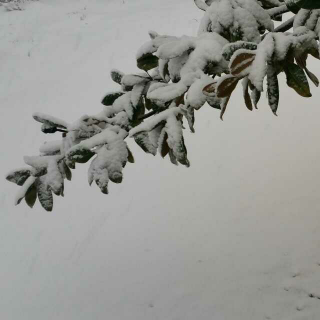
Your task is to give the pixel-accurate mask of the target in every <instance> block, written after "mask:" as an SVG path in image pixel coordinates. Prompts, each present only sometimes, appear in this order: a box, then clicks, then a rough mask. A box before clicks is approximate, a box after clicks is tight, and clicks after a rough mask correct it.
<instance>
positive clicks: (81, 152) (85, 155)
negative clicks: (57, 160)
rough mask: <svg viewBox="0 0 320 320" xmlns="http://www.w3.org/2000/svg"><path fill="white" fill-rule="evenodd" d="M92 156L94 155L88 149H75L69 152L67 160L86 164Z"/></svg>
mask: <svg viewBox="0 0 320 320" xmlns="http://www.w3.org/2000/svg"><path fill="white" fill-rule="evenodd" d="M94 155H95V153H94V152H92V151H90V150H88V149H85V148H80V147H77V148H74V149H72V150H70V151H69V153H68V155H67V156H68V159H69V160H71V161H72V162H77V163H86V162H88V161H89V160H90V159H91V158H92V157H93V156H94Z"/></svg>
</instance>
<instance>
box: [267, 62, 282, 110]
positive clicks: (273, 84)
mask: <svg viewBox="0 0 320 320" xmlns="http://www.w3.org/2000/svg"><path fill="white" fill-rule="evenodd" d="M267 95H268V103H269V106H270V108H271V110H272V112H273V113H274V114H275V115H277V109H278V104H279V84H278V77H277V70H276V69H275V68H274V66H273V65H271V64H270V65H268V69H267Z"/></svg>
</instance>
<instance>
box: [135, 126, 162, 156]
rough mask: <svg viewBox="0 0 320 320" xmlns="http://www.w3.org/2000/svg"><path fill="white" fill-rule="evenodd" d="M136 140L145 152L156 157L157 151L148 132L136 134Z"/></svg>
mask: <svg viewBox="0 0 320 320" xmlns="http://www.w3.org/2000/svg"><path fill="white" fill-rule="evenodd" d="M134 140H135V142H136V143H137V145H138V146H139V147H140V148H141V149H142V150H143V151H144V152H146V153H151V154H152V155H154V156H155V155H156V153H157V149H156V148H155V146H154V145H153V144H152V143H151V141H150V139H149V135H148V133H147V132H141V133H138V134H135V135H134Z"/></svg>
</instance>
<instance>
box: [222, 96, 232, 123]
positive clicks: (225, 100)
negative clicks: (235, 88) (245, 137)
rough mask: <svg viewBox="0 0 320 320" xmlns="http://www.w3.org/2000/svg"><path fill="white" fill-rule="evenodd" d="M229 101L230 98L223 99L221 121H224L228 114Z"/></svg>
mask: <svg viewBox="0 0 320 320" xmlns="http://www.w3.org/2000/svg"><path fill="white" fill-rule="evenodd" d="M229 100H230V96H228V97H226V98H223V99H222V101H221V112H220V119H221V120H223V115H224V113H225V112H226V109H227V105H228V102H229Z"/></svg>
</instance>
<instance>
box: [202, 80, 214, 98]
mask: <svg viewBox="0 0 320 320" xmlns="http://www.w3.org/2000/svg"><path fill="white" fill-rule="evenodd" d="M216 85H217V81H214V82H212V83H210V84H207V85H206V86H205V87H204V88H203V89H202V92H203V94H204V95H206V96H209V97H210V96H212V95H214V94H215V92H216Z"/></svg>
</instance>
